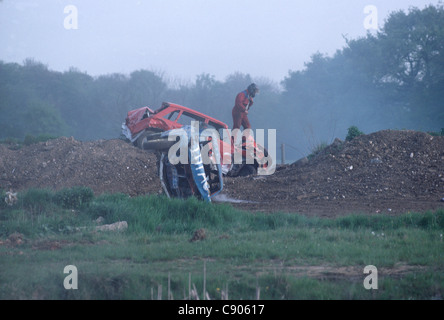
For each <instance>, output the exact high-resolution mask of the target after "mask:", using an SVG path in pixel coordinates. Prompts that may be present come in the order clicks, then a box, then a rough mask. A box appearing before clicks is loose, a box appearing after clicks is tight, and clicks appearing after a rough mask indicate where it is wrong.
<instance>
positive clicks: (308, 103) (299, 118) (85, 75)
mask: <svg viewBox="0 0 444 320" xmlns="http://www.w3.org/2000/svg"><path fill="white" fill-rule="evenodd" d="M440 3H441V2H439V1H422V0H410V1H405V0H403V1H401V0H391V1H380V0H375V1H372V2H369V1H367V0H365V1H361V0H347V1H346V0H339V1H331V0H321V1H294V0H278V1H269V0H256V1H250V0H247V1H233V0H224V1H214V0H185V1H184V0H151V1H142V0H127V1H120V0H114V1H109V0H93V1H92V0H78V1H76V0H70V1H64V0H58V1H56V0H54V1H37V0H14V1H13V0H3V1H0V61H1V62H2V64H1V65H0V97H1V99H0V111H1V112H2V117H1V118H0V138H1V139H5V138H7V137H15V138H20V139H21V138H23V137H24V136H25V135H26V134H33V135H36V134H43V133H51V134H56V135H61V134H63V135H72V136H74V137H75V138H78V139H99V138H113V137H117V136H118V135H119V128H120V124H121V122H122V121H123V120H124V117H125V115H126V112H127V111H129V110H131V109H133V108H137V107H141V106H145V105H149V106H151V107H153V108H157V107H159V106H160V104H161V102H162V101H171V102H176V103H179V104H183V105H186V106H188V107H191V108H195V109H197V110H199V111H201V112H205V113H207V114H209V115H211V116H213V117H216V118H219V119H220V120H222V121H225V122H226V123H227V124H228V125H229V126H231V125H232V119H231V108H232V107H233V104H234V98H235V95H236V94H237V93H238V92H240V91H242V90H244V89H245V88H246V86H247V85H248V84H249V83H251V82H253V81H254V82H256V83H258V85H259V86H260V89H261V93H260V94H259V96H257V97H256V100H255V106H254V108H253V109H252V110H251V112H250V115H249V117H250V122H251V123H252V125H253V129H259V128H261V129H277V141H276V144H277V149H278V156H279V155H280V153H279V148H280V146H281V144H285V145H286V146H287V150H286V160H287V162H288V161H294V160H297V159H299V158H300V157H303V156H306V155H308V154H310V153H312V152H313V150H314V149H316V148H317V147H319V146H320V145H321V144H329V143H331V142H332V141H333V140H334V139H335V138H337V137H338V138H340V139H345V137H346V134H347V128H349V127H350V126H358V127H359V129H361V130H362V131H363V132H364V133H371V132H374V131H377V130H383V129H413V130H423V131H431V130H438V131H439V130H440V129H441V128H442V127H444V118H443V117H444V116H443V115H442V111H440V110H443V109H444V105H443V102H442V101H444V97H443V93H442V92H444V86H443V79H444V75H443V72H444V63H443V59H442V58H441V57H443V56H444V49H443V48H442V43H444V39H441V38H439V37H442V35H439V37H438V38H436V37H435V38H436V39H437V40H436V45H435V47H433V50H432V51H430V52H429V53H427V52H426V53H425V54H426V56H427V54H429V56H427V57H429V58H430V59H426V60H424V61H426V62H427V63H425V62H424V61H423V60H418V61H414V63H413V64H411V66H414V68H412V67H410V68H407V69H404V70H400V69H399V68H402V67H404V66H405V64H406V62H405V61H402V57H399V56H398V54H397V52H398V51H399V50H401V49H402V50H410V49H408V48H407V46H404V47H399V48H398V47H396V43H400V42H402V41H403V39H405V38H407V37H408V35H407V34H405V35H404V34H402V32H404V31H405V32H407V31H408V30H410V29H409V28H407V27H405V28H404V25H406V26H407V25H408V24H409V23H410V22H409V21H410V20H409V18H408V17H400V20H401V22H400V24H397V23H398V22H396V21H393V25H394V27H395V29H396V28H400V29H399V30H401V31H402V32H401V33H400V32H398V33H396V32H392V33H390V32H391V31H390V30H388V31H387V30H383V28H384V25H385V24H386V22H387V19H389V17H390V14H393V13H395V12H397V11H399V10H402V11H403V12H405V13H408V12H409V9H412V8H413V7H417V8H418V9H419V10H425V8H426V7H427V5H430V4H431V5H433V6H439V5H440ZM440 15H442V10H438V12H431V13H428V12H426V11H424V12H423V13H422V15H421V19H419V20H418V21H421V23H422V24H423V25H424V26H425V30H426V32H429V31H428V30H434V29H433V28H432V27H430V26H431V25H433V26H438V27H439V28H440V29H439V28H438V29H439V30H442V29H443V28H444V27H443V25H442V24H443V22H442V21H444V19H441V18H442V16H440ZM435 18H436V19H435ZM434 19H435V20H434ZM394 20H395V19H394ZM398 20H399V19H398ZM415 21H416V20H415ZM427 28H429V29H427ZM381 30H382V31H384V32H385V33H384V35H387V34H388V36H387V37H382V36H380V34H379V33H378V32H380V31H381ZM412 30H414V29H412ZM397 34H398V35H397ZM395 37H399V38H398V39H394V38H395ZM403 37H404V38H403ZM386 38H387V39H388V40H387V39H386ZM361 40H362V41H361ZM389 40H390V41H389ZM395 40H399V41H398V42H396V41H395ZM441 40H443V41H441ZM423 47H424V46H421V44H419V45H418V46H416V47H414V48H423ZM424 50H425V49H424ZM436 52H438V53H439V54H436ZM420 53H421V54H417V52H408V53H407V56H408V57H419V56H424V52H420ZM418 59H419V58H418ZM429 61H430V64H428V62H429ZM430 70H432V71H433V72H431V71H430ZM398 75H401V76H400V77H399V78H397V77H398ZM404 76H405V77H404ZM25 115H26V117H28V119H34V123H35V125H33V123H29V122H23V123H22V122H20V121H22V120H23V119H24V116H25ZM91 115H94V117H92V116H91ZM105 115H106V117H105ZM42 118H45V121H41V120H42ZM17 119H19V122H17V123H16V122H15V121H16V120H17ZM20 119H21V120H20ZM12 124H14V125H12Z"/></svg>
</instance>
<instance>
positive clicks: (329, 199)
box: [0, 130, 444, 216]
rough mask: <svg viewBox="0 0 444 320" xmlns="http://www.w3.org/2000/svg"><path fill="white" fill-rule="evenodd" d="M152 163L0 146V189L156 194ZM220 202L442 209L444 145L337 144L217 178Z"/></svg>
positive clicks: (45, 147) (383, 139)
mask: <svg viewBox="0 0 444 320" xmlns="http://www.w3.org/2000/svg"><path fill="white" fill-rule="evenodd" d="M156 162H157V161H156V156H155V154H153V153H148V152H146V151H143V150H140V149H138V148H136V147H134V146H132V145H131V144H130V143H127V142H125V141H123V140H119V139H116V140H106V141H105V140H100V141H92V142H80V141H76V140H74V139H73V138H59V139H55V140H50V141H47V142H44V143H38V144H35V145H31V146H27V147H23V148H21V149H19V150H11V149H9V148H8V146H7V145H0V189H3V190H10V189H11V190H13V191H14V192H17V191H21V190H24V189H27V188H52V189H54V190H58V189H62V188H65V187H73V186H87V187H90V188H91V189H92V190H93V191H94V192H95V193H96V194H101V193H115V192H120V193H126V194H129V195H131V196H137V195H142V194H159V193H162V190H161V189H162V188H161V185H160V181H159V178H158V175H157V164H156ZM224 182H225V186H224V191H223V197H222V198H224V197H225V198H226V199H228V200H230V199H231V200H233V201H232V203H233V206H236V207H240V208H243V209H248V210H253V211H259V210H260V211H272V212H274V211H290V212H298V213H304V214H316V215H322V216H337V215H340V214H347V213H360V212H362V213H388V214H396V213H405V212H407V211H425V210H435V209H437V208H444V202H442V201H441V199H442V198H444V137H433V136H431V135H429V134H426V133H422V132H415V131H391V130H387V131H380V132H376V133H373V134H369V135H363V136H359V137H357V138H355V139H353V140H352V141H350V142H342V141H339V140H338V139H337V140H336V141H335V142H334V143H333V144H331V145H330V146H328V147H327V148H326V149H324V150H323V151H322V152H320V153H319V154H318V155H316V156H314V157H313V158H312V159H311V160H309V161H308V160H306V161H298V162H296V163H294V164H292V165H287V166H280V167H278V170H277V171H276V172H275V173H274V174H273V175H270V176H250V177H246V178H229V177H226V178H225V181H224Z"/></svg>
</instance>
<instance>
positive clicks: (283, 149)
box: [281, 144, 285, 164]
mask: <svg viewBox="0 0 444 320" xmlns="http://www.w3.org/2000/svg"><path fill="white" fill-rule="evenodd" d="M281 158H282V159H281V163H282V164H285V144H281Z"/></svg>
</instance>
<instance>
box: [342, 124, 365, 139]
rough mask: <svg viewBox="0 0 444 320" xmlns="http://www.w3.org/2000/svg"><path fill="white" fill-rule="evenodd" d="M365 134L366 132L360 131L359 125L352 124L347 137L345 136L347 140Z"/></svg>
mask: <svg viewBox="0 0 444 320" xmlns="http://www.w3.org/2000/svg"><path fill="white" fill-rule="evenodd" d="M363 134H364V132H362V131H360V130H359V129H358V127H356V126H351V127H350V128H348V133H347V137H346V138H345V140H347V141H352V140H353V139H354V138H356V137H359V136H361V135H363Z"/></svg>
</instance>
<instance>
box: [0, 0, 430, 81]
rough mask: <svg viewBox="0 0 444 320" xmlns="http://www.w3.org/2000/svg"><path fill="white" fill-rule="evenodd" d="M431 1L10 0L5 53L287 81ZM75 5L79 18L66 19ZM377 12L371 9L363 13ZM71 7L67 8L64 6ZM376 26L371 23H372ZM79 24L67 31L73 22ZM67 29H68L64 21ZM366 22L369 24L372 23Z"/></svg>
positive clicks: (95, 66) (95, 67)
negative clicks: (315, 58) (393, 15)
mask: <svg viewBox="0 0 444 320" xmlns="http://www.w3.org/2000/svg"><path fill="white" fill-rule="evenodd" d="M437 3H438V2H437V1H436V0H435V1H431V0H409V1H405V0H390V1H383V0H374V1H373V0H372V1H368V0H339V1H330V0H316V1H294V0H277V1H269V0H254V1H251V0H246V1H245V0H242V1H238V0H224V1H215V0H210V1H208V0H185V1H183V0H149V1H142V0H126V1H122V0H117V1H116V0H114V1H109V0H93V1H91V0H57V1H37V0H14V1H12V0H3V1H2V2H1V3H0V39H1V41H0V60H3V61H5V62H18V63H22V62H23V60H24V59H26V58H34V59H36V60H38V61H40V62H42V63H44V64H47V65H48V66H49V67H50V68H51V69H54V70H58V71H66V70H68V69H69V68H70V67H75V68H78V69H79V70H81V71H84V72H87V73H88V74H90V75H94V76H97V75H103V74H108V73H115V72H118V73H130V72H132V71H134V70H137V69H141V68H143V69H154V70H161V71H164V72H166V73H167V74H168V75H169V76H171V77H179V78H181V79H185V80H194V77H195V76H196V75H198V74H201V73H209V74H212V75H215V76H216V78H217V79H218V80H223V79H224V78H225V77H226V76H228V75H229V74H231V73H233V72H242V73H247V74H250V75H251V76H253V77H267V78H269V79H272V80H273V81H275V82H280V81H281V80H283V78H284V77H285V76H286V75H287V74H288V71H289V70H300V69H302V68H303V67H304V63H306V62H308V61H309V60H310V56H311V55H312V54H314V53H316V52H317V51H319V52H321V53H325V54H328V55H331V54H333V53H334V52H335V51H336V50H338V49H341V48H342V47H343V46H345V44H346V43H345V40H344V36H346V37H348V38H357V37H361V36H365V35H366V33H367V31H369V30H370V31H372V32H373V31H374V30H373V29H369V30H367V29H366V28H365V26H364V22H365V20H366V18H368V17H369V16H370V15H371V14H374V13H375V12H374V10H373V9H372V7H369V6H373V7H374V8H376V9H377V12H376V13H377V21H376V22H377V24H378V25H382V24H383V23H384V20H385V19H386V18H387V16H388V14H389V13H390V12H392V11H396V10H408V9H409V7H411V6H416V7H419V8H421V9H422V8H423V7H424V6H425V5H428V4H437ZM69 6H74V7H75V8H76V9H77V24H76V25H74V26H73V25H72V24H70V23H67V22H69V21H66V19H67V18H69V16H70V15H71V14H72V13H73V11H72V10H70V8H71V7H69ZM366 8H367V10H373V12H371V11H367V13H365V12H364V10H365V9H366ZM65 9H66V11H65ZM374 25H375V24H373V25H371V26H374ZM70 26H71V27H76V28H77V29H69V27H70ZM66 27H68V29H67V28H66ZM368 27H369V26H368V25H367V28H368Z"/></svg>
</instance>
